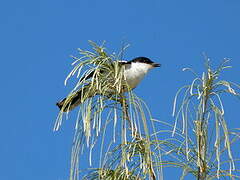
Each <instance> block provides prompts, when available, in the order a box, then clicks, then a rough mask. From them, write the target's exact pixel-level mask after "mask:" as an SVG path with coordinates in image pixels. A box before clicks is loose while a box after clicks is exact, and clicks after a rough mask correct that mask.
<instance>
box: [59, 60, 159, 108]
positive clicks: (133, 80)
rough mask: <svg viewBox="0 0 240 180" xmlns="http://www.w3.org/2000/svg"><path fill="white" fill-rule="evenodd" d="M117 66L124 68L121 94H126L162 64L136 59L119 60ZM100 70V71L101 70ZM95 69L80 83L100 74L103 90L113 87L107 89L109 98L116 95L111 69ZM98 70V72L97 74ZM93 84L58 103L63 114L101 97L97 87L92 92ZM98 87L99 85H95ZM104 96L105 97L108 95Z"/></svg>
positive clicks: (85, 86)
mask: <svg viewBox="0 0 240 180" xmlns="http://www.w3.org/2000/svg"><path fill="white" fill-rule="evenodd" d="M117 64H118V66H119V67H120V68H123V76H124V83H123V84H125V86H124V85H122V86H124V87H123V88H121V89H122V90H121V92H120V93H124V92H127V91H130V90H132V89H134V88H136V87H137V86H138V84H139V83H140V82H141V81H142V79H143V78H144V77H145V75H146V74H147V73H148V72H149V70H151V69H153V68H156V67H160V66H161V64H159V63H155V62H153V61H152V60H150V59H149V58H147V57H136V58H134V59H132V60H130V61H123V60H119V61H117ZM99 69H100V70H99ZM99 69H95V70H93V71H91V72H90V73H88V74H85V75H84V76H83V77H82V78H81V79H80V81H82V80H84V81H85V80H89V79H91V78H94V77H96V74H97V73H99V74H100V75H99V77H100V78H101V81H100V83H101V84H103V85H102V86H101V88H102V89H103V88H104V87H105V86H107V85H106V84H108V86H110V85H111V87H110V88H106V89H107V93H106V94H107V96H110V95H114V93H116V90H115V88H116V86H114V83H115V82H118V81H117V80H115V79H114V78H113V75H108V74H111V73H108V72H107V71H109V69H106V68H105V69H104V68H103V69H101V67H99ZM97 70H98V72H96V71H97ZM90 84H91V82H89V83H88V84H86V85H84V86H83V87H81V88H80V89H79V90H77V91H76V92H74V93H72V95H71V98H64V99H62V100H60V101H59V102H57V103H56V105H57V106H58V107H59V109H60V111H61V112H69V111H71V110H73V109H74V108H75V107H77V106H78V105H80V104H81V103H83V102H84V101H85V100H86V99H88V98H90V97H93V96H95V95H99V92H98V90H97V88H96V87H94V88H93V90H90V89H91V88H92V86H91V85H90ZM95 86H97V85H95ZM106 94H104V95H106Z"/></svg>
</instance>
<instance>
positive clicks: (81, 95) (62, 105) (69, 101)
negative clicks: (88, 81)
mask: <svg viewBox="0 0 240 180" xmlns="http://www.w3.org/2000/svg"><path fill="white" fill-rule="evenodd" d="M92 96H93V94H90V93H89V92H88V90H87V88H81V89H80V90H78V91H76V92H75V93H73V94H72V95H70V96H69V97H67V98H64V99H62V100H61V101H59V102H57V103H56V105H57V106H58V107H59V109H60V111H62V112H68V111H71V110H73V109H74V108H75V107H77V106H78V105H80V104H81V103H83V102H84V101H85V100H86V99H87V98H90V97H92Z"/></svg>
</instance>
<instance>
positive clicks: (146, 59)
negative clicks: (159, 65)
mask: <svg viewBox="0 0 240 180" xmlns="http://www.w3.org/2000/svg"><path fill="white" fill-rule="evenodd" d="M130 62H141V63H146V64H153V63H154V62H153V61H151V60H150V59H149V58H146V57H136V58H134V59H132V60H131V61H130Z"/></svg>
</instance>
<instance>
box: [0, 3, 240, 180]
mask: <svg viewBox="0 0 240 180" xmlns="http://www.w3.org/2000/svg"><path fill="white" fill-rule="evenodd" d="M239 7H240V1H238V0H212V1H207V0H202V1H191V0H185V1H177V0H168V1H163V0H149V1H143V0H131V1H129V0H121V1H112V0H102V1H97V0H70V1H67V0H58V1H48V0H41V1H30V0H22V1H5V2H2V3H1V7H0V25H1V26H0V27H1V28H0V39H1V41H0V49H1V53H0V59H1V72H0V73H1V76H0V77H1V88H0V91H1V95H2V96H1V100H2V103H1V105H0V106H1V108H0V112H1V119H2V120H1V126H0V142H1V148H0V159H1V163H0V169H1V173H0V179H6V180H16V179H21V180H32V179H34V180H42V179H44V180H63V179H66V178H67V176H68V172H69V165H70V161H69V159H70V149H71V144H72V136H73V129H72V128H73V125H74V119H70V120H68V121H66V122H65V123H64V126H63V127H62V129H61V131H59V132H56V133H54V132H53V131H52V128H53V124H54V121H55V118H56V116H57V113H58V109H57V107H56V106H55V102H56V101H57V100H59V99H61V98H62V97H63V96H65V95H66V94H67V93H68V92H69V90H70V89H71V87H67V88H66V87H64V86H63V81H64V79H65V77H66V75H67V74H68V72H69V71H70V70H71V66H70V63H71V58H69V55H71V54H76V52H77V51H76V49H77V48H82V49H88V48H89V45H88V42H87V41H88V40H93V41H95V42H98V43H101V42H102V41H103V40H106V42H107V43H106V45H107V47H108V49H109V51H110V52H112V51H118V50H119V49H120V48H121V45H122V43H123V42H126V43H130V44H131V46H130V47H129V48H128V50H127V52H126V53H125V59H131V58H133V57H136V56H146V57H149V58H151V59H152V60H153V61H156V62H159V63H161V64H162V67H161V68H160V69H155V70H153V71H152V72H151V73H149V75H148V76H147V77H146V78H145V79H144V81H143V82H142V83H141V84H140V85H139V86H138V88H136V90H135V92H136V93H137V94H138V95H139V96H140V97H142V98H143V99H144V100H145V101H146V102H147V103H148V105H149V107H150V108H151V110H152V114H153V116H154V117H155V118H157V119H161V120H164V121H168V122H173V118H172V117H171V110H172V102H173V98H174V95H175V93H176V91H177V89H178V88H179V87H181V86H183V85H184V84H186V83H188V82H190V81H191V80H192V78H193V76H192V75H191V74H190V73H186V72H182V68H184V67H192V68H194V69H195V70H196V72H199V73H201V71H202V70H203V63H204V59H203V56H202V53H203V52H205V53H206V54H207V55H208V56H209V57H210V58H211V59H212V61H213V64H218V63H220V62H221V60H222V59H223V58H225V57H227V58H231V59H232V60H231V65H232V66H233V68H232V69H231V70H226V73H225V74H224V76H223V78H224V79H226V80H231V81H235V82H238V83H239V77H240V76H239V75H240V73H239V72H240V69H239V67H240V61H239V59H240V51H239V46H240V33H239V32H240V23H239V17H240V11H239ZM149 91H151V93H150V94H149ZM230 99H231V98H230ZM227 103H228V105H231V107H228V108H226V109H227V112H226V116H227V117H229V118H230V121H231V124H230V125H229V126H230V127H232V128H233V127H237V126H238V125H239V124H238V123H237V122H238V121H239V119H238V117H239V115H237V112H236V111H238V110H239V105H240V104H239V103H240V102H239V101H238V100H237V99H235V98H232V99H231V101H229V102H228V99H227ZM169 176H170V175H169ZM174 177H176V176H174Z"/></svg>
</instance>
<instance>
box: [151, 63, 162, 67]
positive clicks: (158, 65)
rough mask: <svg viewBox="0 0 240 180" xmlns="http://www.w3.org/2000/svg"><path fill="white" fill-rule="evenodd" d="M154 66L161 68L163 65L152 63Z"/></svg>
mask: <svg viewBox="0 0 240 180" xmlns="http://www.w3.org/2000/svg"><path fill="white" fill-rule="evenodd" d="M152 66H153V67H160V66H161V64H158V63H152Z"/></svg>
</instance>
